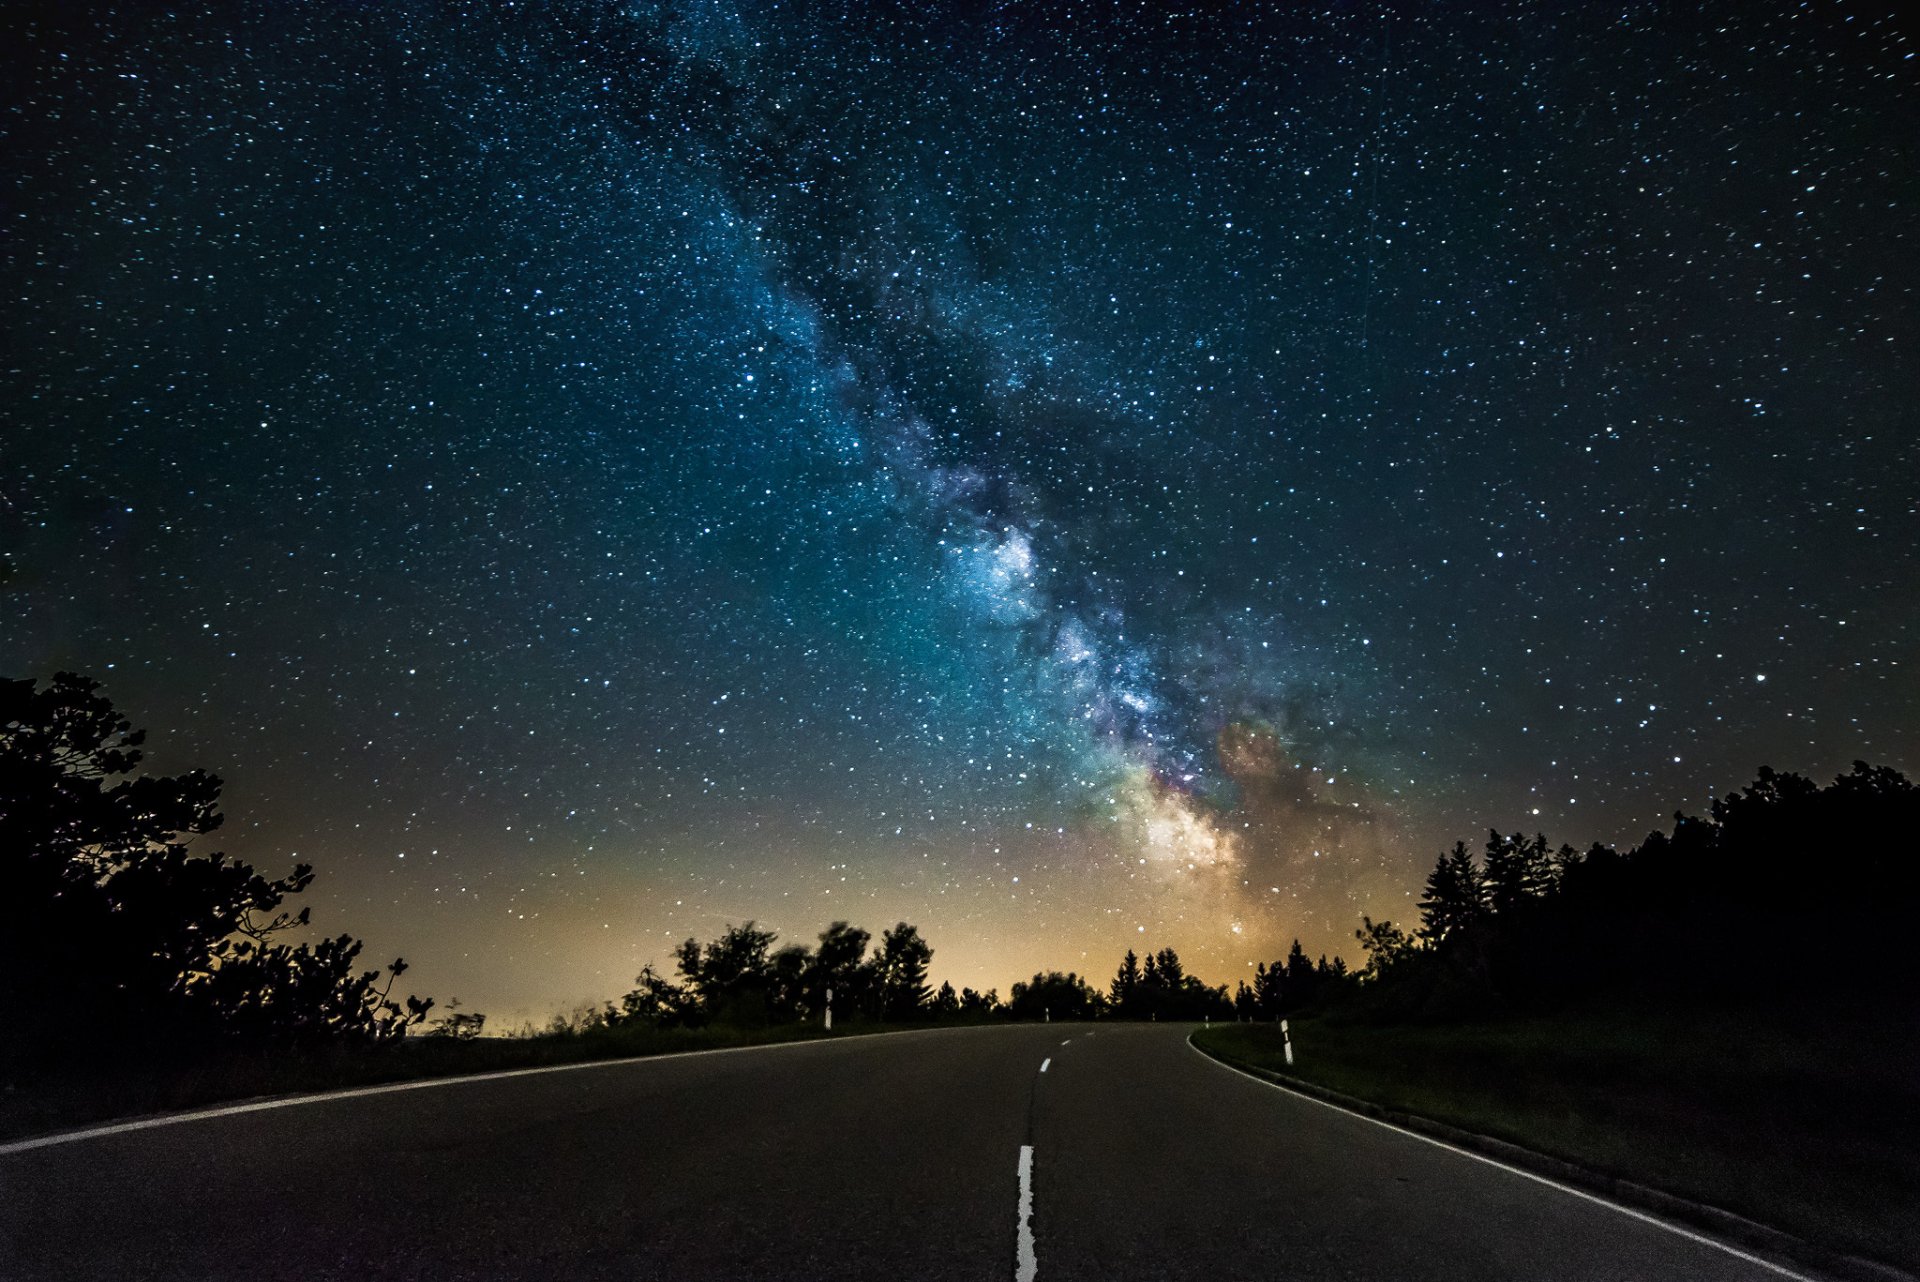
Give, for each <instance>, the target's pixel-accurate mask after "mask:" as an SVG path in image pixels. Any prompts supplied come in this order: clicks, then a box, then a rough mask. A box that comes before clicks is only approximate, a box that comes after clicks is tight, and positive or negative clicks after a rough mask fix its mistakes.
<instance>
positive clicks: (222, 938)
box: [0, 672, 432, 1065]
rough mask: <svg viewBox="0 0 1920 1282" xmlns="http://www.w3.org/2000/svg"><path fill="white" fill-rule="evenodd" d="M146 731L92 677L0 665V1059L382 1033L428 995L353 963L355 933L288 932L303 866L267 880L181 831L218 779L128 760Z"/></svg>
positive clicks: (423, 1004)
mask: <svg viewBox="0 0 1920 1282" xmlns="http://www.w3.org/2000/svg"><path fill="white" fill-rule="evenodd" d="M145 739H146V735H145V732H144V731H141V730H136V729H135V728H134V727H133V725H132V723H131V722H130V721H128V720H127V718H126V717H124V716H122V715H121V714H120V713H119V712H118V711H116V710H115V709H114V707H113V704H112V703H111V702H110V701H109V700H108V699H107V698H106V697H105V696H103V695H102V694H101V693H100V684H99V683H98V682H96V681H91V680H88V679H87V678H84V677H80V676H76V675H74V674H73V673H69V672H62V673H58V674H56V675H55V676H54V677H53V679H52V680H51V681H49V682H48V683H47V684H46V686H45V687H44V688H42V687H39V685H38V683H37V682H36V681H32V680H10V679H0V1027H4V1028H5V1029H7V1031H8V1035H7V1036H6V1037H5V1038H4V1039H0V1046H4V1047H5V1049H4V1050H0V1061H13V1062H16V1063H23V1064H24V1063H38V1064H41V1065H49V1064H52V1063H57V1062H61V1061H65V1060H71V1059H73V1058H74V1057H76V1056H80V1055H85V1054H101V1053H117V1054H121V1055H126V1056H132V1055H138V1054H142V1053H150V1052H156V1051H165V1050H174V1051H185V1050H190V1049H195V1048H199V1047H203V1046H205V1045H206V1044H208V1043H209V1041H211V1040H215V1039H223V1038H224V1039H231V1038H235V1037H244V1038H247V1039H250V1040H262V1039H265V1040H280V1041H287V1040H306V1039H311V1038H316V1037H325V1038H347V1039H354V1040H360V1041H374V1042H378V1041H386V1040H390V1039H393V1038H396V1037H399V1036H401V1035H403V1034H404V1033H405V1032H406V1030H407V1029H408V1028H410V1027H413V1026H414V1025H416V1024H418V1023H419V1022H420V1021H421V1020H423V1019H424V1018H425V1017H426V1013H427V1010H428V1008H430V1007H431V1005H432V1002H431V1001H430V1000H428V999H423V998H416V997H409V998H407V999H405V1003H404V1004H402V1003H401V1002H399V1001H396V1000H394V999H393V998H392V997H391V996H390V994H391V989H392V985H393V981H394V979H396V978H397V977H398V976H399V974H400V973H401V972H402V971H403V970H405V969H406V965H405V962H404V961H396V962H395V963H394V965H393V966H392V967H390V968H388V971H389V973H388V975H387V979H386V983H385V985H384V986H381V985H380V982H379V981H380V971H379V970H370V971H364V972H360V971H356V970H355V967H354V963H355V961H356V959H357V956H358V954H359V952H360V949H361V945H360V943H359V941H358V940H354V939H352V938H350V937H349V936H345V935H342V936H339V937H337V938H334V939H328V940H322V941H320V942H319V943H317V944H301V945H298V946H294V945H291V944H287V943H285V942H282V940H283V939H284V936H285V935H286V934H288V933H290V932H293V931H297V930H299V929H301V928H303V927H305V926H306V925H307V923H308V910H306V909H304V908H303V909H301V910H299V911H298V912H291V911H288V910H285V909H284V908H283V905H284V904H285V902H286V900H287V898H288V897H290V896H293V895H297V894H299V893H301V892H302V891H304V890H305V889H306V888H307V887H308V885H309V884H310V883H311V882H312V880H313V869H312V868H311V867H310V866H309V865H306V864H298V865H296V866H295V867H294V869H293V871H292V872H291V873H290V874H288V875H287V876H284V877H278V878H268V877H264V876H261V875H260V874H259V873H257V872H255V871H254V869H253V868H252V867H251V866H249V865H247V864H245V863H241V862H239V861H237V860H231V859H228V858H227V857H226V856H225V855H222V854H219V853H210V854H206V855H195V854H194V853H193V852H192V851H191V850H190V849H189V844H190V843H191V842H192V841H193V840H194V839H195V838H198V837H203V836H206V835H208V834H210V833H212V832H214V831H215V830H217V829H218V828H219V827H220V825H221V822H222V816H221V814H220V812H219V808H218V803H219V797H220V787H221V784H220V780H219V779H218V778H216V777H215V776H213V775H211V774H208V773H206V772H205V771H201V770H190V771H188V772H187V773H185V774H181V775H173V776H161V775H138V774H136V773H135V772H136V771H137V769H138V767H139V765H140V762H141V760H142V753H141V745H142V744H143V743H144V742H145Z"/></svg>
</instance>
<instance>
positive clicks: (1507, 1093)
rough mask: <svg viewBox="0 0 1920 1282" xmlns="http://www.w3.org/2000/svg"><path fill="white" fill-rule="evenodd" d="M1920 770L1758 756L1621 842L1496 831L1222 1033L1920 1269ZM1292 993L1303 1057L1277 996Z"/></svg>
mask: <svg viewBox="0 0 1920 1282" xmlns="http://www.w3.org/2000/svg"><path fill="white" fill-rule="evenodd" d="M1917 830H1920V790H1916V788H1915V787H1914V785H1913V784H1912V783H1911V782H1909V781H1908V780H1907V779H1906V778H1904V777H1903V776H1902V775H1900V774H1899V773H1898V772H1896V771H1893V770H1890V769H1887V768H1884V767H1872V766H1868V765H1866V764H1865V763H1856V764H1855V766H1854V768H1853V770H1852V771H1851V772H1850V773H1848V774H1845V775H1842V776H1840V777H1839V778H1837V779H1835V780H1834V781H1833V782H1832V783H1831V784H1828V785H1827V786H1825V787H1821V786H1819V785H1817V784H1815V783H1813V782H1812V781H1811V780H1808V779H1805V778H1803V777H1801V776H1798V775H1793V774H1782V773H1778V772H1775V771H1772V770H1766V769H1763V770H1761V771H1760V773H1759V776H1758V778H1757V779H1756V780H1755V781H1754V782H1753V783H1752V784H1750V785H1748V786H1747V787H1745V788H1743V789H1741V790H1740V791H1738V792H1736V793H1732V794H1729V795H1728V796H1726V797H1724V798H1721V799H1720V800H1718V801H1715V802H1714V803H1713V805H1712V807H1711V809H1710V812H1709V814H1708V815H1706V816H1702V817H1695V816H1689V815H1684V814H1676V815H1675V816H1674V825H1673V829H1672V831H1671V832H1666V831H1656V832H1654V833H1652V834H1650V835H1649V836H1648V837H1647V838H1646V840H1645V841H1643V842H1641V843H1640V844H1639V845H1638V846H1636V847H1635V848H1633V849H1631V850H1629V851H1626V852H1624V853H1622V852H1619V851H1616V850H1614V849H1612V848H1609V847H1604V846H1595V847H1592V848H1590V849H1589V850H1587V851H1585V852H1580V851H1576V850H1574V849H1572V848H1571V847H1568V846H1561V847H1559V848H1558V849H1557V850H1556V849H1554V848H1552V847H1551V846H1550V845H1549V844H1548V841H1547V839H1546V838H1545V837H1544V836H1541V835H1539V834H1535V835H1534V836H1532V837H1528V836H1526V835H1525V834H1522V833H1510V834H1502V833H1499V832H1493V833H1490V834H1489V836H1488V839H1487V841H1486V844H1485V846H1484V848H1483V849H1482V851H1481V852H1479V855H1478V858H1476V856H1475V853H1474V852H1472V851H1470V850H1469V849H1468V848H1467V846H1466V845H1465V843H1458V844H1456V845H1455V846H1454V847H1453V849H1452V850H1450V851H1448V852H1446V853H1445V854H1443V855H1441V856H1440V857H1439V859H1438V861H1437V862H1436V864H1435V865H1434V868H1433V871H1432V873H1431V874H1430V875H1429V877H1428V878H1427V881H1426V886H1425V894H1424V896H1423V897H1422V899H1421V901H1420V921H1419V923H1418V924H1417V925H1416V926H1414V927H1412V928H1411V929H1405V928H1402V927H1401V926H1399V925H1397V924H1395V923H1393V922H1390V921H1380V922H1376V921H1373V920H1371V919H1368V918H1364V917H1363V918H1362V920H1361V927H1360V929H1359V930H1358V931H1356V932H1355V934H1356V938H1357V939H1358V941H1359V943H1360V945H1361V947H1362V949H1363V950H1364V952H1365V954H1366V959H1367V961H1366V966H1365V967H1364V969H1363V970H1361V971H1360V972H1359V974H1358V975H1356V976H1355V977H1354V980H1353V982H1352V983H1349V984H1342V985H1339V986H1337V987H1335V988H1332V989H1329V990H1327V991H1326V992H1325V993H1323V994H1322V995H1321V997H1320V998H1319V999H1318V1000H1313V1001H1307V1002H1295V1001H1289V1000H1286V999H1285V998H1284V997H1283V1000H1282V1001H1281V1002H1280V1003H1278V1005H1277V1006H1275V1007H1273V1008H1271V1009H1266V1008H1263V1009H1262V1010H1261V1012H1260V1016H1261V1018H1262V1019H1263V1020H1265V1021H1268V1022H1264V1023H1258V1024H1256V1023H1247V1024H1242V1025H1238V1026H1232V1027H1227V1028H1217V1029H1214V1030H1210V1031H1208V1032H1206V1033H1203V1034H1201V1036H1200V1041H1201V1043H1202V1045H1203V1046H1204V1047H1205V1048H1206V1049H1208V1050H1210V1051H1212V1052H1214V1053H1216V1054H1218V1055H1221V1056H1222V1057H1223V1058H1227V1059H1230V1060H1236V1061H1239V1062H1242V1063H1245V1064H1249V1065H1253V1066H1257V1067H1261V1068H1264V1069H1268V1070H1271V1071H1274V1072H1278V1073H1283V1074H1288V1073H1290V1074H1292V1075H1293V1076H1296V1077H1298V1078H1300V1079H1302V1080H1305V1081H1309V1082H1314V1083H1318V1084H1320V1085H1322V1086H1325V1087H1328V1088H1330V1089H1333V1090H1337V1091H1340V1092H1343V1093H1345V1094H1348V1095H1352V1096H1356V1097H1358V1098H1361V1099H1364V1100H1368V1101H1371V1102H1374V1103H1377V1104H1381V1105H1384V1106H1387V1107H1389V1108H1393V1109H1396V1110H1400V1111H1403V1112H1406V1113H1410V1114H1415V1115H1418V1116H1422V1117H1426V1118H1430V1119H1433V1120H1436V1121H1441V1122H1447V1123H1451V1124H1453V1125H1456V1126H1460V1127H1463V1128H1465V1129H1468V1130H1472V1131H1476V1132H1480V1133H1484V1134H1488V1135H1492V1136H1495V1137H1497V1138H1501V1139H1506V1140H1509V1141H1512V1142H1514V1143H1517V1144H1520V1145H1522V1146H1524V1147H1527V1148H1531V1149H1534V1150H1536V1151H1539V1152H1543V1153H1547V1154H1550V1155H1552V1156H1556V1157H1560V1158H1563V1159H1566V1160H1569V1161H1572V1162H1575V1163H1577V1164H1579V1165H1582V1166H1586V1167H1589V1168H1592V1169H1597V1170H1600V1171H1602V1172H1606V1173H1608V1174H1612V1175H1616V1176H1620V1177H1624V1178H1628V1179H1632V1180H1634V1181H1636V1182H1639V1183H1642V1184H1646V1185H1649V1186H1652V1187H1655V1188H1659V1189H1662V1190H1665V1191H1667V1192H1671V1193H1675V1194H1678V1195H1680V1196H1683V1197H1688V1198H1691V1199H1694V1200H1697V1201H1701V1202H1706V1203H1709V1204H1712V1205H1715V1206H1719V1207H1722V1208H1723V1209H1726V1210H1730V1211H1734V1212H1736V1213H1739V1214H1744V1215H1747V1216H1749V1217H1751V1218H1753V1219H1756V1220H1759V1221H1761V1222H1762V1223H1766V1224H1770V1225H1773V1226H1775V1227H1778V1228H1782V1229H1785V1230H1787V1231H1789V1232H1794V1233H1798V1234H1800V1235H1802V1236H1804V1237H1806V1238H1807V1239H1809V1240H1811V1241H1813V1242H1816V1243H1819V1244H1821V1245H1823V1246H1827V1247H1831V1248H1834V1249H1839V1250H1842V1251H1848V1252H1852V1253H1857V1254H1861V1255H1866V1256H1869V1257H1878V1258H1882V1259H1887V1260H1892V1261H1896V1262H1898V1263H1900V1264H1902V1265H1903V1266H1905V1267H1908V1268H1913V1267H1915V1266H1920V1227H1916V1221H1915V1220H1914V1218H1913V1216H1912V1214H1911V1210H1912V1207H1914V1206H1915V1205H1920V952H1917V951H1916V950H1915V949H1914V947H1913V944H1912V937H1911V932H1910V929H1909V923H1910V922H1911V920H1912V919H1913V915H1914V910H1915V908H1916V906H1920V893H1916V887H1917V886H1920V863H1916V861H1915V859H1914V857H1913V834H1914V832H1915V831H1917ZM1287 1013H1291V1014H1294V1015H1296V1016H1301V1015H1304V1016H1305V1017H1304V1018H1298V1019H1297V1022H1295V1023H1294V1025H1293V1029H1292V1040H1293V1043H1294V1047H1295V1051H1296V1064H1295V1065H1294V1066H1293V1067H1292V1068H1291V1069H1290V1068H1288V1066H1287V1065H1286V1063H1285V1053H1284V1049H1283V1039H1282V1036H1281V1034H1280V1032H1279V1030H1278V1029H1277V1028H1276V1027H1274V1026H1273V1025H1272V1024H1271V1022H1270V1021H1271V1019H1272V1018H1274V1017H1277V1016H1278V1015H1280V1014H1287Z"/></svg>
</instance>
